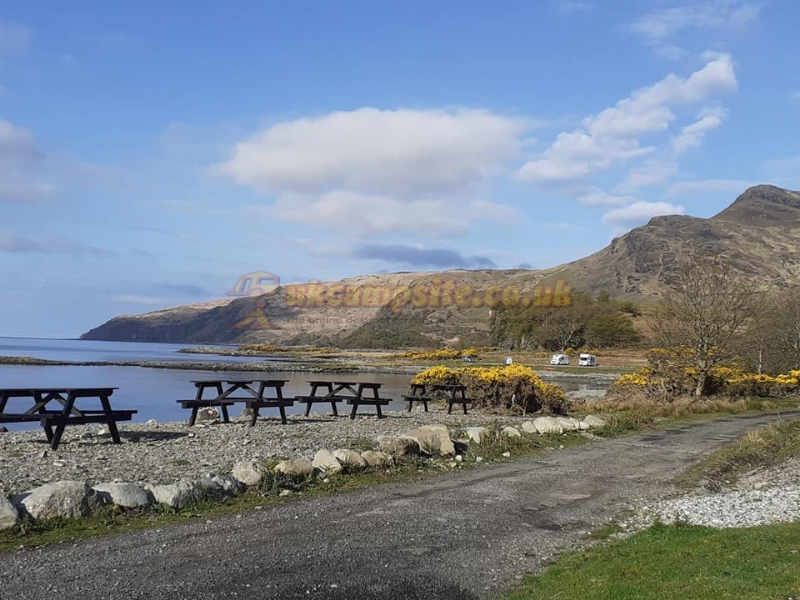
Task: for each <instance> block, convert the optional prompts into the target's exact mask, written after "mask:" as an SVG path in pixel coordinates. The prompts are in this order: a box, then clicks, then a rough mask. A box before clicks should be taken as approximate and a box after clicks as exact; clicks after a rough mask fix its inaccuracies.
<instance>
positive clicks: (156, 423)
mask: <svg viewBox="0 0 800 600" xmlns="http://www.w3.org/2000/svg"><path fill="white" fill-rule="evenodd" d="M145 425H158V421H156V420H155V419H148V420H147V422H146V423H145Z"/></svg>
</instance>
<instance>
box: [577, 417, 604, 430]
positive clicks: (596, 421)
mask: <svg viewBox="0 0 800 600" xmlns="http://www.w3.org/2000/svg"><path fill="white" fill-rule="evenodd" d="M583 420H584V421H586V422H587V423H588V424H589V427H592V428H594V427H605V426H606V422H605V421H604V420H603V419H601V418H600V417H598V416H595V415H587V416H586V417H584V419H583Z"/></svg>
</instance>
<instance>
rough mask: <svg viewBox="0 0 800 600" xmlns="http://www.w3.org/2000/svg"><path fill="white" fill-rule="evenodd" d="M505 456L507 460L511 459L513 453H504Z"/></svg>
mask: <svg viewBox="0 0 800 600" xmlns="http://www.w3.org/2000/svg"><path fill="white" fill-rule="evenodd" d="M503 456H505V457H506V458H511V452H503Z"/></svg>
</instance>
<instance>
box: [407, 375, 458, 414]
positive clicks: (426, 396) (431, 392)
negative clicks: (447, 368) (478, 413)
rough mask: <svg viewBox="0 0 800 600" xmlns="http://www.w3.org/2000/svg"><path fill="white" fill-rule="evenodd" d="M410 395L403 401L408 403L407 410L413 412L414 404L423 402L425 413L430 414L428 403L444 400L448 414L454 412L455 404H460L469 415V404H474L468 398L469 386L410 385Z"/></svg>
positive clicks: (444, 384) (440, 384)
mask: <svg viewBox="0 0 800 600" xmlns="http://www.w3.org/2000/svg"><path fill="white" fill-rule="evenodd" d="M408 388H409V393H408V394H406V395H404V396H402V398H403V400H404V401H405V402H407V403H408V404H407V406H406V410H407V411H408V412H411V408H412V406H413V405H414V402H421V403H422V405H423V406H424V407H425V412H428V402H430V401H432V400H444V401H445V402H447V414H448V415H449V414H451V413H452V412H453V404H460V405H461V407H462V408H463V410H464V414H467V404H472V399H471V398H467V386H465V385H461V384H447V383H434V384H425V383H410V384H409V385H408Z"/></svg>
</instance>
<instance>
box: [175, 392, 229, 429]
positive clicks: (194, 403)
mask: <svg viewBox="0 0 800 600" xmlns="http://www.w3.org/2000/svg"><path fill="white" fill-rule="evenodd" d="M177 402H178V404H180V405H181V408H191V409H192V414H191V415H190V416H189V426H192V425H194V423H195V421H196V420H197V413H198V412H199V411H200V409H201V408H212V407H214V406H218V407H219V412H220V414H221V415H222V421H223V423H230V419H229V417H228V407H229V406H231V405H233V404H236V402H237V400H235V399H232V398H230V399H225V400H217V399H216V398H201V399H200V400H198V399H197V398H192V399H191V400H177Z"/></svg>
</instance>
